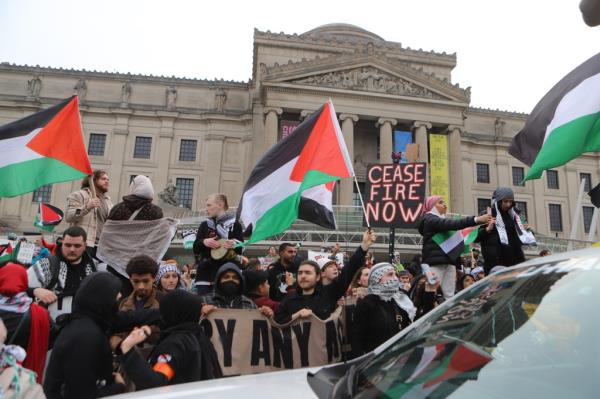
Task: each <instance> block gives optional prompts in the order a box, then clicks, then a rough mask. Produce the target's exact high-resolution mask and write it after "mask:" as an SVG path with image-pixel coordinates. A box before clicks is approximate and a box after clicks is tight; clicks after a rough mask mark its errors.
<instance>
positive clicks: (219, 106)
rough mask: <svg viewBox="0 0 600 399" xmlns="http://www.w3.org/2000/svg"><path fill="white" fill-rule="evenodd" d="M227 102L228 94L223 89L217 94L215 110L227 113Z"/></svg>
mask: <svg viewBox="0 0 600 399" xmlns="http://www.w3.org/2000/svg"><path fill="white" fill-rule="evenodd" d="M226 102H227V92H226V91H225V90H223V89H219V90H217V92H216V93H215V109H216V110H217V111H218V112H223V111H225V103H226Z"/></svg>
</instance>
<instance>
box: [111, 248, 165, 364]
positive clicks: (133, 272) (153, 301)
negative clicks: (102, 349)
mask: <svg viewBox="0 0 600 399" xmlns="http://www.w3.org/2000/svg"><path fill="white" fill-rule="evenodd" d="M126 270H127V274H128V275H129V279H130V280H131V285H132V286H133V292H132V293H131V295H129V296H128V297H126V298H123V299H122V300H121V302H120V303H119V307H118V309H119V311H120V312H132V311H134V310H140V309H160V300H161V299H162V297H163V293H162V292H160V291H158V289H155V288H154V281H155V279H156V277H157V273H158V265H157V264H156V262H155V261H154V260H153V259H152V258H150V257H149V256H146V255H138V256H134V257H133V258H131V260H129V263H127V269H126ZM159 332H160V330H159V328H158V327H156V326H154V327H152V335H151V336H150V338H149V339H148V343H150V344H151V345H154V344H156V342H158V337H159ZM126 336H127V333H122V334H118V335H115V336H113V337H111V347H112V348H116V347H117V345H118V344H119V342H121V340H122V339H123V338H125V337H126ZM146 352H148V353H149V350H148V348H146Z"/></svg>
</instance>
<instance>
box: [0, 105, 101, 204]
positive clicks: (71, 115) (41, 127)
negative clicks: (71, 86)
mask: <svg viewBox="0 0 600 399" xmlns="http://www.w3.org/2000/svg"><path fill="white" fill-rule="evenodd" d="M0 154H2V156H1V157H0V182H1V183H0V197H15V196H17V195H21V194H25V193H28V192H31V191H34V190H36V189H38V188H40V187H42V186H44V185H46V184H52V183H58V182H64V181H70V180H76V179H80V178H82V177H85V176H88V175H91V174H92V167H91V165H90V161H89V159H88V156H87V151H86V149H85V144H84V142H83V133H82V131H81V121H80V118H79V105H78V102H77V96H73V97H71V98H68V99H66V100H63V101H61V102H60V103H58V104H56V105H54V106H52V107H50V108H47V109H45V110H43V111H40V112H37V113H35V114H32V115H29V116H27V117H25V118H23V119H19V120H18V121H15V122H12V123H9V124H8V125H4V126H0Z"/></svg>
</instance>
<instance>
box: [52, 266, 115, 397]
mask: <svg viewBox="0 0 600 399" xmlns="http://www.w3.org/2000/svg"><path fill="white" fill-rule="evenodd" d="M119 289H120V282H119V280H118V279H117V278H115V277H114V276H113V275H111V274H110V273H106V272H99V273H95V274H94V275H92V276H89V277H88V278H86V279H85V280H84V282H83V283H82V284H81V287H80V289H79V291H78V292H77V294H76V295H75V300H74V301H73V313H72V314H71V315H69V316H67V320H65V323H66V325H65V326H64V327H62V329H61V332H60V334H59V335H58V338H57V339H56V342H55V344H54V348H53V350H52V355H51V356H50V362H49V363H48V368H47V371H46V377H45V379H44V392H45V393H46V396H47V398H48V399H63V398H64V399H85V398H97V397H102V396H109V395H115V394H118V393H122V392H124V391H125V385H124V381H123V378H122V377H121V375H120V374H118V373H113V371H112V364H113V357H112V353H111V348H110V345H109V341H108V336H107V332H108V331H109V330H110V327H111V324H110V323H111V320H112V318H113V315H114V313H115V310H116V304H117V300H118V295H120V294H119Z"/></svg>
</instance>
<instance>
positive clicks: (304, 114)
mask: <svg viewBox="0 0 600 399" xmlns="http://www.w3.org/2000/svg"><path fill="white" fill-rule="evenodd" d="M313 112H315V111H309V110H308V109H303V110H302V111H300V120H302V121H303V120H304V119H306V117H307V116H309V115H311V114H312V113H313Z"/></svg>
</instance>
